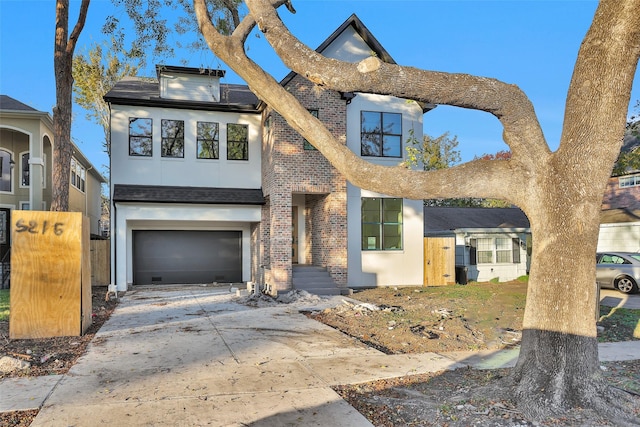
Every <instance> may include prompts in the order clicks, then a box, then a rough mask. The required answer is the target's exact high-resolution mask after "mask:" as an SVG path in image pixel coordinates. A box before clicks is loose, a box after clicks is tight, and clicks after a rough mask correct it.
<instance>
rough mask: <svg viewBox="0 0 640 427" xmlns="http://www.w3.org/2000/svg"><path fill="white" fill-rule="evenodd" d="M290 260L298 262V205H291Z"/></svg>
mask: <svg viewBox="0 0 640 427" xmlns="http://www.w3.org/2000/svg"><path fill="white" fill-rule="evenodd" d="M291 262H292V263H293V264H297V263H298V207H297V206H292V207H291Z"/></svg>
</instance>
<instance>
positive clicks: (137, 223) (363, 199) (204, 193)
mask: <svg viewBox="0 0 640 427" xmlns="http://www.w3.org/2000/svg"><path fill="white" fill-rule="evenodd" d="M317 51H318V52H321V53H323V54H324V55H326V56H329V57H332V58H338V59H341V60H346V61H352V62H356V61H359V60H361V59H363V58H366V57H368V56H370V55H371V54H372V52H374V53H375V54H376V55H377V56H378V57H379V58H381V59H382V60H384V61H388V62H393V59H391V57H390V56H389V54H388V53H387V52H386V51H385V50H384V49H383V48H382V46H381V45H380V43H379V42H378V41H377V40H376V39H375V38H374V37H373V35H372V34H371V33H370V32H369V30H368V29H367V28H366V27H365V26H364V25H363V24H362V22H361V21H360V20H359V19H358V18H357V17H356V16H355V15H352V16H351V17H350V18H349V19H347V20H346V21H345V22H344V23H343V24H342V25H341V26H340V27H339V28H338V29H337V30H336V31H335V32H334V33H333V34H332V35H331V36H330V37H329V38H328V39H327V40H325V42H323V43H322V44H321V46H320V47H319V48H318V49H317ZM222 77H224V71H222V70H204V69H198V68H187V67H172V66H158V67H157V80H156V81H149V80H145V79H138V78H127V79H125V80H123V81H121V82H119V83H118V84H116V85H115V87H114V88H113V89H112V90H111V91H110V92H109V93H108V94H107V95H106V96H105V100H106V101H107V102H108V103H109V106H110V111H111V196H112V208H111V221H112V225H111V236H112V239H113V242H114V244H113V245H112V259H113V260H114V262H113V263H112V278H113V281H114V283H115V284H116V285H117V287H118V289H120V290H124V289H127V288H128V287H129V286H132V285H142V284H163V283H209V282H248V281H254V282H258V283H267V284H269V286H270V289H271V290H272V291H278V290H287V289H291V288H292V287H298V285H297V284H296V283H295V279H294V276H296V274H299V272H300V269H301V268H302V266H315V267H318V268H319V269H321V270H322V271H324V274H326V275H327V277H329V278H330V281H331V282H332V284H333V286H336V287H337V289H338V290H340V289H343V288H346V287H369V286H384V285H421V284H422V280H423V279H422V278H423V262H424V258H423V237H422V236H423V211H422V201H413V200H407V199H398V198H392V197H387V196H385V195H382V194H376V193H371V192H368V191H364V190H361V189H360V188H357V187H355V186H353V185H351V184H350V183H348V182H347V181H346V180H345V179H344V177H342V176H341V175H340V174H339V173H338V172H337V171H336V170H335V169H334V168H333V167H332V166H331V165H330V164H329V163H328V161H327V160H326V159H325V158H324V156H322V155H321V154H320V153H319V152H318V151H317V150H315V149H314V148H313V147H312V146H311V145H310V144H309V143H308V142H307V141H304V139H303V138H302V137H301V136H300V135H299V134H298V133H297V132H295V131H293V129H292V128H291V127H289V125H288V124H287V123H286V122H285V121H284V120H283V119H282V117H281V116H280V115H279V114H277V113H276V112H275V111H273V110H272V109H271V108H270V107H268V106H266V105H264V104H263V103H261V102H259V100H258V99H257V97H256V96H255V95H254V94H253V93H252V92H251V91H250V90H249V89H248V87H247V86H244V85H229V84H224V83H221V82H220V79H221V78H222ZM281 84H282V85H283V86H284V87H285V88H287V90H288V91H289V92H290V93H292V94H294V96H296V97H297V98H298V99H299V100H300V102H301V103H302V104H303V105H304V106H305V107H306V108H308V109H309V110H310V111H311V112H312V114H314V115H315V116H316V117H318V118H319V119H320V120H321V121H323V122H325V123H326V124H327V126H328V128H329V129H330V130H331V131H332V132H333V133H334V135H335V136H336V137H337V138H339V139H341V140H343V141H345V143H346V144H347V146H348V147H350V148H351V149H352V150H353V151H354V152H355V153H357V154H359V155H361V156H362V157H366V158H367V160H369V161H372V162H375V163H378V164H388V165H397V164H398V163H399V162H401V161H402V160H403V159H404V157H405V144H406V141H407V140H408V139H409V136H410V133H411V132H413V133H414V136H415V138H418V139H422V115H423V114H424V113H425V112H426V111H428V109H429V107H424V106H420V105H418V104H417V103H415V102H407V100H404V99H399V98H393V97H388V96H378V95H370V94H363V93H339V92H334V91H329V90H324V89H322V88H318V87H315V86H314V85H313V84H312V83H310V82H309V81H308V80H306V79H304V78H303V77H301V76H299V75H297V74H294V73H291V74H289V75H288V76H286V77H285V78H284V79H283V80H282V82H281ZM296 272H298V273H296Z"/></svg>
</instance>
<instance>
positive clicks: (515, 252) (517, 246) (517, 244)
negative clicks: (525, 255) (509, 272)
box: [511, 238, 520, 264]
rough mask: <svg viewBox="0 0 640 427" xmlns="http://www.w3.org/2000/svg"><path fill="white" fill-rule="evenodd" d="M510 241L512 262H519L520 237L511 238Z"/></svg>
mask: <svg viewBox="0 0 640 427" xmlns="http://www.w3.org/2000/svg"><path fill="white" fill-rule="evenodd" d="M511 241H512V242H513V247H512V251H513V263H514V264H520V239H518V238H513V239H511Z"/></svg>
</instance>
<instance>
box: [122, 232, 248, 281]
mask: <svg viewBox="0 0 640 427" xmlns="http://www.w3.org/2000/svg"><path fill="white" fill-rule="evenodd" d="M241 237H242V232H240V231H167V230H137V231H134V232H133V281H134V284H135V285H149V284H175V283H212V282H227V283H228V282H241V281H242V251H241V250H242V248H241Z"/></svg>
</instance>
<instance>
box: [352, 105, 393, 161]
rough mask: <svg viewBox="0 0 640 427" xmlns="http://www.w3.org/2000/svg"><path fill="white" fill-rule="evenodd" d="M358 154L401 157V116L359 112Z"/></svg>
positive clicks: (377, 112) (376, 112)
mask: <svg viewBox="0 0 640 427" xmlns="http://www.w3.org/2000/svg"><path fill="white" fill-rule="evenodd" d="M360 154H361V155H363V156H372V157H402V114H400V113H383V112H379V111H361V112H360Z"/></svg>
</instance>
